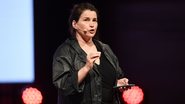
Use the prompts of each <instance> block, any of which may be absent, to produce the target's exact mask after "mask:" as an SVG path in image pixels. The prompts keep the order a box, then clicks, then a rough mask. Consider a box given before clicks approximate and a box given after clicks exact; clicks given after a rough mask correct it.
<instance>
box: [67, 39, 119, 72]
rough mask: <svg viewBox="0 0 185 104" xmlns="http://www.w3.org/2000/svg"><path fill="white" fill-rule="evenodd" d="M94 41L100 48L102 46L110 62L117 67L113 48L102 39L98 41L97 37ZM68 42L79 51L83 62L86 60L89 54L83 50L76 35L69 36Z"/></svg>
mask: <svg viewBox="0 0 185 104" xmlns="http://www.w3.org/2000/svg"><path fill="white" fill-rule="evenodd" d="M93 42H94V43H95V44H97V45H100V48H101V50H102V52H104V54H105V56H106V58H107V59H108V60H109V62H110V63H111V64H112V66H113V67H114V68H115V69H116V64H115V63H114V61H113V59H112V58H113V53H112V51H111V49H110V48H109V47H108V45H106V44H104V43H102V42H101V41H98V40H96V39H93ZM67 43H69V44H70V46H71V47H72V48H73V49H74V50H75V51H76V52H77V53H78V55H79V57H80V58H81V60H82V61H83V62H86V56H87V54H86V53H85V52H84V51H83V50H82V48H81V47H80V45H79V44H78V41H77V39H76V37H74V36H72V37H71V38H69V41H67ZM111 56H112V57H111Z"/></svg>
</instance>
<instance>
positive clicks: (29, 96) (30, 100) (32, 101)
mask: <svg viewBox="0 0 185 104" xmlns="http://www.w3.org/2000/svg"><path fill="white" fill-rule="evenodd" d="M42 99H43V97H42V94H41V92H40V91H39V90H38V89H36V88H33V87H29V88H26V89H25V90H24V91H23V93H22V100H23V102H24V103H25V104H41V103H42Z"/></svg>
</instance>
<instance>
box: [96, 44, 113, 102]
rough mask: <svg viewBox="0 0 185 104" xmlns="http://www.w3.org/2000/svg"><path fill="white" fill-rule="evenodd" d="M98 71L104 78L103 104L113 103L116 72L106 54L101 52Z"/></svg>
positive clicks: (98, 48)
mask: <svg viewBox="0 0 185 104" xmlns="http://www.w3.org/2000/svg"><path fill="white" fill-rule="evenodd" d="M96 46H97V50H98V51H101V48H100V47H99V46H98V45H96ZM97 66H98V70H99V72H100V75H101V77H102V104H112V103H113V86H114V84H115V81H116V72H115V69H114V67H113V66H112V64H111V63H110V62H109V61H108V59H107V58H106V57H105V54H104V53H103V52H102V51H101V57H100V65H97Z"/></svg>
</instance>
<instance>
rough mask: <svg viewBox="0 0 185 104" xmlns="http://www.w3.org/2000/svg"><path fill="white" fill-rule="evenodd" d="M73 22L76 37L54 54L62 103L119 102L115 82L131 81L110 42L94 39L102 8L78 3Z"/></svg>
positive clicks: (71, 24) (117, 83)
mask: <svg viewBox="0 0 185 104" xmlns="http://www.w3.org/2000/svg"><path fill="white" fill-rule="evenodd" d="M69 25H70V29H71V34H72V37H71V38H69V39H67V40H66V41H65V42H64V43H63V44H62V45H60V46H59V47H58V49H57V50H56V52H55V54H54V58H53V83H54V85H55V86H56V87H57V88H58V104H119V103H120V102H119V97H118V96H117V92H116V90H114V89H113V86H115V85H125V84H128V79H127V78H123V74H122V70H121V69H120V67H119V64H118V59H117V58H116V56H115V55H114V53H113V52H112V51H111V49H110V47H109V46H108V45H107V44H104V43H102V42H101V41H99V40H96V39H94V36H95V34H96V31H97V27H98V11H97V9H96V8H95V7H94V6H93V5H92V4H90V3H80V4H76V5H74V7H73V9H72V11H71V16H70V18H69Z"/></svg>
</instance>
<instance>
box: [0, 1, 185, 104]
mask: <svg viewBox="0 0 185 104" xmlns="http://www.w3.org/2000/svg"><path fill="white" fill-rule="evenodd" d="M78 2H82V0H81V1H73V0H66V1H63V0H45V1H42V0H35V1H34V20H35V27H34V30H35V77H36V80H35V82H34V83H32V84H3V85H0V90H1V93H0V103H1V104H20V103H22V102H21V91H22V89H23V88H24V87H26V86H35V87H37V88H39V89H40V90H41V92H42V94H43V97H44V99H43V104H56V101H57V90H56V89H55V87H54V86H53V85H52V55H53V53H54V51H55V49H56V48H57V47H58V46H59V45H60V44H61V43H62V42H63V41H64V40H65V39H66V38H67V37H68V36H69V34H68V22H67V21H68V16H69V12H70V9H71V8H72V5H73V4H74V3H78ZM90 2H91V3H93V4H94V5H95V6H96V7H97V8H98V10H99V11H100V23H99V37H100V40H102V41H103V42H105V43H108V44H109V45H110V46H111V48H112V49H113V51H114V52H115V54H116V55H117V57H118V59H119V61H120V66H121V67H122V68H125V70H124V72H125V75H126V77H128V78H129V79H130V83H135V84H136V85H138V86H140V87H141V88H142V89H143V91H144V94H145V97H144V102H143V104H182V103H183V102H184V99H183V98H184V96H185V90H184V88H185V83H184V82H185V80H184V78H183V75H184V72H185V66H184V63H185V19H184V18H185V6H184V5H185V2H180V1H176V2H174V1H165V0H163V1H147V0H146V1H138V0H128V1H124V2H123V1H122V2H121V1H115V0H111V1H104V2H103V1H100V0H91V1H90Z"/></svg>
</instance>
